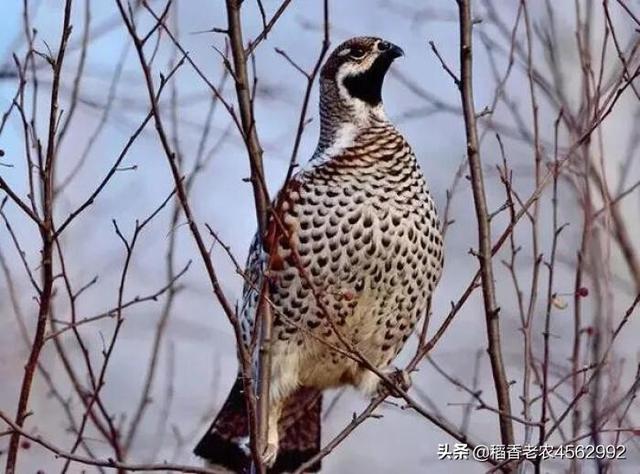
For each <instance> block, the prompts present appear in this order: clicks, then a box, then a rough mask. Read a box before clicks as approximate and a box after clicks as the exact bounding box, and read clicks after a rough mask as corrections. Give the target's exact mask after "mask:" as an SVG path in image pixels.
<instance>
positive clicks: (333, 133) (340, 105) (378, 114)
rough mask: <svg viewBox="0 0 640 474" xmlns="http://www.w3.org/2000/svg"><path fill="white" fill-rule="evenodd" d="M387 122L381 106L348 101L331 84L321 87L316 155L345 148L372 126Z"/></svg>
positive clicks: (334, 85) (332, 83)
mask: <svg viewBox="0 0 640 474" xmlns="http://www.w3.org/2000/svg"><path fill="white" fill-rule="evenodd" d="M381 122H387V117H386V115H385V113H384V108H383V105H382V102H380V103H379V104H378V105H376V106H375V107H374V106H371V105H370V104H367V103H366V102H363V101H361V100H358V99H351V100H347V99H345V98H344V95H343V93H341V91H340V90H338V86H337V85H336V84H335V83H334V82H329V81H327V82H324V81H323V82H321V85H320V137H319V140H318V146H317V148H316V153H315V155H316V156H317V155H326V154H327V151H329V152H332V153H335V152H339V150H340V149H344V148H348V147H349V146H351V145H352V144H353V142H354V141H355V140H356V138H357V137H358V135H360V133H362V132H363V131H365V130H366V129H368V128H369V127H371V126H372V125H374V124H380V123H381Z"/></svg>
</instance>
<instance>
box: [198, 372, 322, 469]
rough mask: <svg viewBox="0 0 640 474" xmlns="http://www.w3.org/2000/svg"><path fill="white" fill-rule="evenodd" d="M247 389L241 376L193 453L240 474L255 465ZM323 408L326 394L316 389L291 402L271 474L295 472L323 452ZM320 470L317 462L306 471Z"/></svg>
mask: <svg viewBox="0 0 640 474" xmlns="http://www.w3.org/2000/svg"><path fill="white" fill-rule="evenodd" d="M243 389H244V387H243V383H242V379H241V378H240V377H238V378H237V379H236V382H235V384H234V385H233V387H232V388H231V393H229V396H228V397H227V400H226V401H225V402H224V405H223V406H222V410H220V413H218V416H217V417H216V419H215V420H214V421H213V423H212V425H211V427H209V429H208V430H207V432H206V433H205V435H204V436H203V437H202V439H201V440H200V442H199V443H198V444H197V445H196V447H195V449H194V451H193V452H194V453H195V454H196V455H197V456H200V457H201V458H204V459H205V460H207V462H208V463H209V464H210V465H212V466H216V467H221V468H224V469H228V470H230V471H231V472H233V473H237V474H245V473H248V472H249V469H250V466H251V454H250V452H249V447H248V436H249V434H248V433H249V421H248V417H247V410H246V403H245V398H244V393H243ZM321 409H322V394H321V392H320V391H318V390H315V389H310V388H300V389H298V390H297V391H296V392H294V393H293V394H292V395H291V396H290V397H289V398H288V399H287V401H286V402H285V404H284V407H283V410H282V415H281V417H280V422H279V424H278V431H279V435H280V445H279V449H278V457H277V458H276V462H275V464H274V465H273V467H271V468H270V469H269V471H268V472H269V474H280V473H285V472H293V471H295V470H296V469H298V468H299V467H300V466H301V465H303V464H304V463H305V462H307V461H308V460H309V459H311V458H312V457H314V456H315V455H316V454H317V453H318V452H319V451H320V415H321ZM319 470H320V462H317V463H315V464H314V465H313V466H311V467H310V468H308V469H306V470H305V472H318V471H319Z"/></svg>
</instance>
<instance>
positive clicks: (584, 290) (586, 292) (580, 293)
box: [576, 286, 589, 298]
mask: <svg viewBox="0 0 640 474" xmlns="http://www.w3.org/2000/svg"><path fill="white" fill-rule="evenodd" d="M576 295H578V296H580V297H581V298H585V297H586V296H589V288H585V287H584V286H582V287H580V288H578V291H576Z"/></svg>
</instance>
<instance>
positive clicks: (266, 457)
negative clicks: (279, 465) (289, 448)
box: [261, 443, 278, 467]
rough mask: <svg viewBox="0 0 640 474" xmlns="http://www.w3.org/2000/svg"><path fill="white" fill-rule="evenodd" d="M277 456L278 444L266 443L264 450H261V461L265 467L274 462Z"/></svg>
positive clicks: (270, 465)
mask: <svg viewBox="0 0 640 474" xmlns="http://www.w3.org/2000/svg"><path fill="white" fill-rule="evenodd" d="M277 457H278V445H277V444H271V443H268V444H267V447H266V448H264V451H263V452H262V456H261V458H262V463H263V464H264V465H265V466H267V467H272V466H273V465H274V464H275V462H276V458H277Z"/></svg>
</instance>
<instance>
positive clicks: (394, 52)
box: [378, 41, 404, 61]
mask: <svg viewBox="0 0 640 474" xmlns="http://www.w3.org/2000/svg"><path fill="white" fill-rule="evenodd" d="M378 51H380V53H381V54H380V55H381V56H383V57H385V58H386V59H387V60H388V61H393V60H394V59H396V58H399V57H400V56H404V51H402V48H401V47H400V46H396V45H395V44H393V43H390V42H388V41H380V42H379V43H378Z"/></svg>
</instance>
